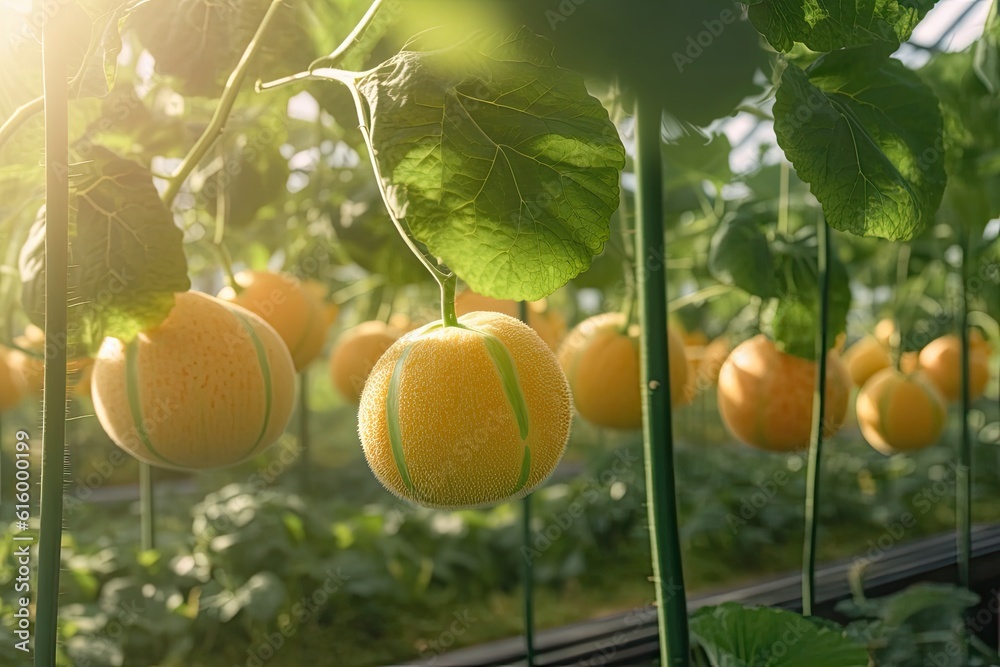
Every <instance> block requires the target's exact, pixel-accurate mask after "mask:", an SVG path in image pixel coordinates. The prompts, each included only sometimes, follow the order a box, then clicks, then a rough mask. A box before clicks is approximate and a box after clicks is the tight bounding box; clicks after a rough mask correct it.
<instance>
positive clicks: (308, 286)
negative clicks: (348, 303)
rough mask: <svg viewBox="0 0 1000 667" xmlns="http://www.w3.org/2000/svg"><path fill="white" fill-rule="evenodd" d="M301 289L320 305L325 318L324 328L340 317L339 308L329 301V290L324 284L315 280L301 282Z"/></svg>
mask: <svg viewBox="0 0 1000 667" xmlns="http://www.w3.org/2000/svg"><path fill="white" fill-rule="evenodd" d="M302 287H303V289H305V290H306V291H307V292H309V294H311V295H312V297H313V298H314V299H315V300H316V301H317V303H319V304H320V308H321V309H322V311H323V315H324V316H325V317H326V326H327V327H331V326H333V323H334V322H336V321H337V316H338V315H340V306H338V305H337V304H335V303H333V302H332V301H330V299H329V297H330V288H329V287H327V285H326V283H323V282H320V281H319V280H316V279H315V278H309V279H308V280H303V281H302Z"/></svg>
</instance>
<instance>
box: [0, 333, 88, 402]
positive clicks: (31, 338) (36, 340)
mask: <svg viewBox="0 0 1000 667" xmlns="http://www.w3.org/2000/svg"><path fill="white" fill-rule="evenodd" d="M14 342H15V343H17V345H18V346H19V347H20V348H22V349H24V350H31V351H32V352H34V353H36V354H35V355H31V354H27V353H25V352H22V351H21V350H10V351H9V352H8V353H7V363H8V365H9V366H10V367H11V369H13V371H14V375H15V377H16V378H18V381H19V382H20V383H21V386H22V387H23V388H24V391H25V393H28V394H34V395H35V396H37V397H39V398H41V396H42V389H43V388H44V386H45V362H44V360H43V359H42V356H43V355H44V354H45V332H44V331H42V329H41V328H39V327H37V326H35V325H34V324H29V325H28V326H27V327H25V329H24V333H23V334H21V335H20V336H17V337H16V338H15V339H14ZM79 352H80V350H79V349H78V348H75V347H74V348H71V349H68V350H67V355H68V358H67V360H66V384H67V386H68V387H72V385H73V384H74V383H75V382H76V381H77V379H78V378H79V377H80V374H81V373H82V372H83V371H84V370H85V369H86V368H87V367H88V366H90V365H91V364H93V363H94V360H93V359H91V358H89V357H87V356H84V355H83V354H80V353H79Z"/></svg>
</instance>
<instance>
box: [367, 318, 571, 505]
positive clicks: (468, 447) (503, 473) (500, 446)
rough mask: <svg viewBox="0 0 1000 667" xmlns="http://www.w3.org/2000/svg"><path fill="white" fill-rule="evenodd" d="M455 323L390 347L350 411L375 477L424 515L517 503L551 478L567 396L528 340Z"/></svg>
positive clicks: (564, 430)
mask: <svg viewBox="0 0 1000 667" xmlns="http://www.w3.org/2000/svg"><path fill="white" fill-rule="evenodd" d="M459 324H460V325H461V326H449V327H444V326H440V324H439V323H438V324H436V325H428V326H426V327H422V328H420V329H417V330H416V331H413V332H410V333H408V334H406V335H405V336H403V337H402V338H400V339H399V340H398V341H396V343H394V344H393V346H392V347H390V348H389V350H388V351H386V353H385V354H384V355H383V356H382V357H381V358H380V359H379V361H378V363H377V364H376V365H375V368H374V369H373V370H372V373H371V376H370V377H369V378H368V382H367V383H366V384H365V389H364V393H363V394H362V397H361V407H360V410H359V412H358V432H359V433H360V435H361V444H362V447H363V448H364V453H365V458H366V459H367V461H368V465H369V466H370V467H371V469H372V472H373V473H374V474H375V477H377V478H378V480H379V481H380V482H381V483H382V484H383V485H385V487H386V488H387V489H389V490H390V491H391V492H393V493H394V494H396V495H397V496H400V497H402V498H406V499H408V500H411V501H413V502H416V503H419V504H421V505H426V506H428V507H441V508H451V509H453V508H460V507H480V506H484V505H490V504H493V503H497V502H501V501H504V500H509V499H513V498H519V497H521V496H524V495H525V494H527V493H530V492H531V491H532V490H533V489H535V488H536V487H537V486H538V485H540V484H541V483H542V482H543V481H545V479H546V478H547V477H548V476H549V475H550V474H551V473H552V470H553V469H554V468H555V466H556V464H557V463H558V462H559V460H560V458H562V454H563V451H564V449H565V447H566V441H567V440H568V438H569V428H570V397H569V388H568V386H567V383H566V378H565V377H564V376H563V374H562V371H561V370H560V369H559V365H558V363H557V362H556V358H555V355H554V354H553V353H552V351H551V350H550V349H549V348H548V347H547V346H546V344H545V343H544V341H542V339H541V338H540V337H539V336H538V334H537V333H535V332H534V331H532V330H531V329H530V328H529V327H527V326H526V325H524V324H523V323H521V322H520V321H518V320H517V319H515V318H512V317H508V316H506V315H502V314H498V313H484V312H481V313H470V314H468V315H464V316H463V317H461V318H459ZM505 365H507V366H508V367H509V369H510V376H509V378H508V379H509V380H510V384H505V382H504V377H503V375H502V373H501V370H500V369H501V368H502V367H504V366H505ZM393 378H396V379H395V381H394V380H393ZM518 406H521V407H520V408H519V407H518ZM521 408H523V409H521ZM519 415H520V417H519ZM397 427H398V431H397V430H396V429H397ZM394 433H395V434H397V435H395V436H394V435H393V434H394Z"/></svg>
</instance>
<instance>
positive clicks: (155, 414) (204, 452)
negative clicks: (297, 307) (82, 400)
mask: <svg viewBox="0 0 1000 667" xmlns="http://www.w3.org/2000/svg"><path fill="white" fill-rule="evenodd" d="M248 327H249V328H250V329H251V330H252V332H253V335H251V334H250V333H248V329H247V328H248ZM132 345H133V346H134V349H135V351H134V354H133V355H132V362H130V361H129V350H128V346H127V345H126V344H125V343H123V342H122V341H120V340H118V339H115V338H107V339H105V341H104V343H103V344H102V345H101V349H100V352H99V354H98V356H97V360H96V361H95V363H94V369H93V378H92V381H91V390H92V398H93V401H94V410H95V412H96V413H97V418H98V420H99V421H100V422H101V426H103V427H104V430H105V431H106V432H107V434H108V435H109V436H110V437H111V439H112V440H113V441H114V442H115V444H117V445H118V446H119V447H121V448H122V449H124V450H126V451H127V452H129V453H130V454H132V455H133V456H135V457H136V458H137V459H139V460H140V461H144V462H146V463H149V464H152V465H156V466H161V467H167V468H182V469H205V468H218V467H223V466H228V465H233V464H235V463H239V462H240V461H242V460H244V459H246V458H248V457H251V456H254V455H256V454H259V453H260V452H262V451H264V450H265V449H267V448H268V447H269V446H271V445H272V444H274V442H275V441H277V439H278V438H279V437H280V436H281V434H282V432H283V431H284V430H285V427H286V426H287V424H288V421H289V419H290V418H291V415H292V408H293V405H294V401H295V367H294V365H293V363H292V358H291V355H290V354H289V353H288V348H287V347H285V344H284V342H282V340H281V337H280V336H278V334H277V332H275V331H274V329H272V328H271V327H270V326H269V325H268V324H267V323H266V322H265V321H264V320H263V319H261V318H260V317H258V316H257V315H255V314H253V313H251V312H250V311H248V310H246V309H244V308H240V307H239V306H236V305H233V304H230V303H226V302H225V301H222V300H220V299H216V298H214V297H211V296H208V295H207V294H201V293H198V292H182V293H179V294H177V295H175V301H174V307H173V309H172V310H171V311H170V314H169V315H168V316H167V318H166V320H164V321H163V323H162V324H161V325H160V326H159V327H157V328H155V329H152V330H150V331H147V332H144V333H142V334H140V335H139V336H138V337H137V338H136V340H135V341H134V342H133V343H132ZM258 345H259V347H260V352H258ZM262 360H263V362H264V363H262ZM265 364H266V367H265ZM265 371H266V372H265ZM266 375H269V378H270V382H269V383H268V381H267V380H266ZM130 387H131V390H132V391H133V392H134V395H135V396H136V397H137V399H138V400H137V401H136V404H137V405H135V406H133V405H132V402H131V401H130ZM268 404H269V405H268Z"/></svg>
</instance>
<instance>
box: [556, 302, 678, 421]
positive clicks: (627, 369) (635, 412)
mask: <svg viewBox="0 0 1000 667" xmlns="http://www.w3.org/2000/svg"><path fill="white" fill-rule="evenodd" d="M624 324H625V315H624V314H622V313H603V314H601V315H595V316H593V317H590V318H588V319H586V320H584V321H583V322H580V324H578V325H577V326H576V327H575V328H574V329H573V331H571V332H570V334H569V336H567V337H566V340H565V341H564V342H563V344H562V346H561V347H560V348H559V365H560V366H562V369H563V372H565V373H566V377H567V378H568V379H569V385H570V388H571V389H572V391H573V404H574V405H575V406H576V411H577V412H579V413H580V416H581V417H583V418H584V419H586V420H587V421H588V422H590V423H592V424H595V425H597V426H604V427H607V428H621V429H634V428H639V427H640V426H642V391H641V383H642V380H641V373H640V368H639V332H640V328H639V325H637V324H633V325H632V326H630V327H629V329H628V332H627V333H622V331H621V330H622V327H623V326H624ZM667 341H668V342H667V350H668V354H669V364H670V401H671V403H672V404H673V405H680V404H681V403H683V402H684V384H685V382H686V381H687V373H688V368H687V358H686V357H685V354H684V339H683V338H682V337H681V335H680V332H679V331H678V330H677V329H676V328H675V327H674V326H672V325H669V326H668V327H667Z"/></svg>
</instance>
